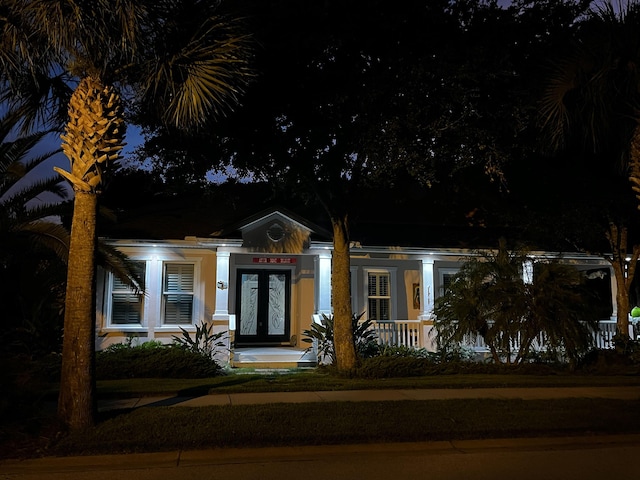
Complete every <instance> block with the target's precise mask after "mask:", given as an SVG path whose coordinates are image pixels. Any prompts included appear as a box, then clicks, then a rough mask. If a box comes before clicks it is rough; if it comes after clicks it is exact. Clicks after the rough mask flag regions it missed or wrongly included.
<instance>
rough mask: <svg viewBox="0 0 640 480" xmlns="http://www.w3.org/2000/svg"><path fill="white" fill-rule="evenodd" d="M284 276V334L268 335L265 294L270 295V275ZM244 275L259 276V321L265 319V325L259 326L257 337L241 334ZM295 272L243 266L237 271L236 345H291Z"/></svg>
mask: <svg viewBox="0 0 640 480" xmlns="http://www.w3.org/2000/svg"><path fill="white" fill-rule="evenodd" d="M274 273H275V274H284V275H285V305H284V308H285V312H284V313H285V319H284V333H283V334H281V335H268V333H267V328H268V327H267V325H266V321H267V313H268V298H266V297H265V294H268V288H269V287H268V285H269V283H268V282H269V275H270V274H274ZM243 274H257V275H258V313H257V315H258V319H260V317H261V316H262V317H263V320H264V322H265V324H263V325H258V327H257V333H256V335H242V334H241V333H240V329H241V323H242V306H241V299H242V275H243ZM292 276H293V271H292V269H291V268H273V267H271V268H264V267H255V266H242V267H238V268H237V269H236V295H235V297H236V298H235V309H236V331H235V341H234V343H235V345H236V346H240V347H244V346H265V347H268V346H273V347H277V346H282V345H290V344H291V298H292V292H291V289H292V282H291V278H292Z"/></svg>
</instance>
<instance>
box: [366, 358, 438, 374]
mask: <svg viewBox="0 0 640 480" xmlns="http://www.w3.org/2000/svg"><path fill="white" fill-rule="evenodd" d="M429 373H433V363H432V362H431V361H430V360H429V359H427V358H419V357H414V356H403V357H400V356H389V355H380V356H377V357H372V358H367V359H364V360H363V361H362V363H361V364H360V366H359V367H358V368H357V369H356V371H355V376H356V377H360V378H392V377H421V376H423V375H428V374H429Z"/></svg>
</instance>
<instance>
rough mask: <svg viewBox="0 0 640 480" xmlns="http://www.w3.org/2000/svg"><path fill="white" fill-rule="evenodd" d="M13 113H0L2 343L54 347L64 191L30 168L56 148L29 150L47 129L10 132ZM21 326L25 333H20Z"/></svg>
mask: <svg viewBox="0 0 640 480" xmlns="http://www.w3.org/2000/svg"><path fill="white" fill-rule="evenodd" d="M17 121H18V117H17V115H15V114H14V113H8V114H6V115H5V116H3V117H2V118H0V276H2V279H3V280H2V283H3V288H2V292H1V295H2V300H1V303H2V305H3V311H4V314H3V319H4V320H5V322H6V324H5V325H3V326H2V334H3V337H5V338H7V342H6V343H5V348H6V349H7V348H11V347H12V346H14V345H15V344H16V343H18V344H19V345H17V346H19V347H20V346H21V347H24V348H25V349H27V350H28V352H29V353H33V352H38V351H39V350H40V351H47V353H49V352H51V351H53V350H55V349H56V348H57V347H58V346H59V344H58V341H59V339H60V337H59V330H61V328H60V327H61V324H60V322H59V319H60V318H61V317H60V312H61V311H62V307H63V298H64V284H65V282H64V275H63V273H64V270H65V265H66V260H67V256H68V246H69V232H68V231H67V229H66V228H64V227H63V226H62V225H61V224H60V221H58V220H56V216H59V215H60V213H61V212H62V211H63V210H64V207H65V203H60V201H61V200H64V199H66V198H67V196H68V195H69V191H68V189H67V188H65V185H64V184H63V181H62V179H60V177H59V176H58V175H54V174H53V172H52V174H51V175H49V176H47V177H44V178H43V177H42V176H41V175H38V174H37V172H35V171H34V170H35V169H36V168H37V167H39V166H41V165H42V164H43V163H44V162H46V161H47V160H49V159H50V158H51V157H52V156H53V155H54V154H55V153H57V151H50V152H45V153H41V154H39V155H38V154H34V153H33V151H34V150H35V149H36V148H37V147H38V146H39V145H41V144H42V142H43V139H44V138H45V137H46V135H47V132H44V131H43V132H36V133H32V134H29V135H24V136H17V137H15V132H14V131H13V130H14V127H15V125H16V123H17ZM20 332H25V333H27V334H28V335H27V337H28V338H23V337H25V335H21V334H20Z"/></svg>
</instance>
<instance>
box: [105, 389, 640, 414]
mask: <svg viewBox="0 0 640 480" xmlns="http://www.w3.org/2000/svg"><path fill="white" fill-rule="evenodd" d="M465 398H468V399H471V398H490V399H496V400H508V399H521V400H548V399H557V398H615V399H623V400H640V386H622V387H553V388H542V387H541V388H537V387H535V388H531V387H529V388H465V389H453V388H451V389H415V390H413V389H401V390H337V391H312V392H307V391H305V392H264V393H228V394H227V393H219V394H210V395H201V396H191V397H188V396H170V395H168V396H167V395H165V396H157V397H137V398H126V399H109V400H106V399H105V400H102V401H100V402H99V404H98V409H99V410H100V411H106V410H117V409H129V408H138V407H145V406H179V407H205V406H210V405H256V404H266V403H311V402H385V401H403V400H446V399H465Z"/></svg>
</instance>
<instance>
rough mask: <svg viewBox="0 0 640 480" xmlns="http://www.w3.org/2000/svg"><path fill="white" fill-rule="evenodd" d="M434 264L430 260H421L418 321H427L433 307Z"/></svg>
mask: <svg viewBox="0 0 640 480" xmlns="http://www.w3.org/2000/svg"><path fill="white" fill-rule="evenodd" d="M433 270H434V262H433V259H431V258H423V259H422V285H421V286H420V305H421V306H422V309H421V311H420V315H419V316H418V320H429V319H430V318H431V315H432V313H433V306H434V289H435V287H434V281H433Z"/></svg>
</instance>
